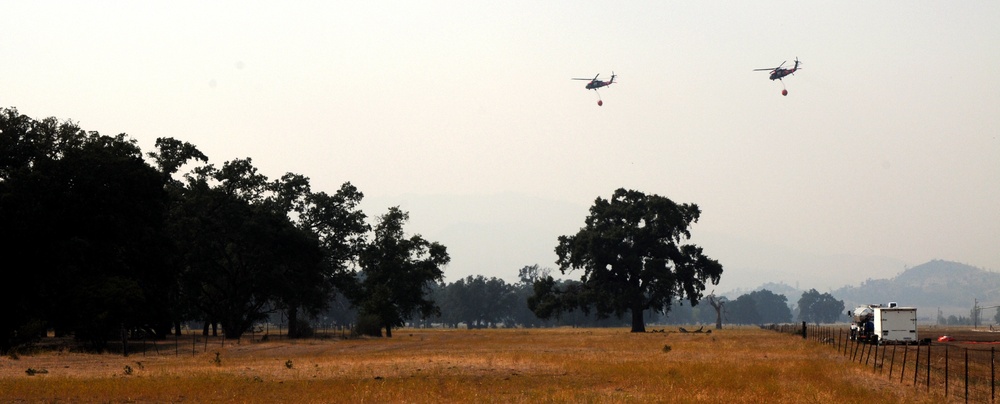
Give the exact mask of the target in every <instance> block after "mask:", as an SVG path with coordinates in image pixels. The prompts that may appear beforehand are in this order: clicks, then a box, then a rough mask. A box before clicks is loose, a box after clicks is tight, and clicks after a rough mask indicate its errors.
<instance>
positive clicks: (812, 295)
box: [798, 289, 844, 325]
mask: <svg viewBox="0 0 1000 404" xmlns="http://www.w3.org/2000/svg"><path fill="white" fill-rule="evenodd" d="M798 304H799V320H802V321H806V322H810V323H814V324H816V325H819V324H820V323H833V322H836V321H837V320H838V319H840V318H841V316H842V315H843V313H844V301H843V300H837V299H836V298H834V297H833V295H831V294H829V293H823V294H820V293H819V292H817V291H816V289H809V290H808V291H806V292H803V293H802V297H801V298H799V302H798Z"/></svg>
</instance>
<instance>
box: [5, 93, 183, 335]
mask: <svg viewBox="0 0 1000 404" xmlns="http://www.w3.org/2000/svg"><path fill="white" fill-rule="evenodd" d="M0 130H2V133H0V139H2V140H0V148H2V150H0V155H2V156H4V158H3V159H2V161H0V175H2V177H0V228H3V229H4V232H3V236H2V237H3V238H2V240H0V245H2V246H0V248H2V249H3V251H2V253H3V256H4V259H5V260H7V261H8V262H9V263H10V265H13V266H15V267H14V268H12V270H13V271H16V272H17V273H19V274H21V276H22V279H24V282H23V284H22V285H21V287H18V288H17V290H16V291H14V293H11V294H6V297H5V300H6V299H10V300H7V301H5V302H3V303H5V307H6V308H8V309H14V310H15V311H17V312H18V313H20V314H19V315H18V318H15V319H13V320H14V321H13V322H10V323H8V324H9V325H5V326H4V327H12V328H13V329H19V328H20V329H23V327H25V326H26V325H30V324H36V323H37V322H38V321H42V322H44V323H45V324H46V326H47V327H51V328H53V329H55V330H56V332H57V333H73V334H74V335H76V337H77V338H78V339H80V340H82V341H85V342H87V343H88V345H89V346H90V347H92V348H94V349H98V350H99V349H103V348H104V347H105V345H106V343H107V341H108V340H109V339H112V338H116V337H117V336H118V335H119V334H120V333H121V332H122V329H123V328H124V329H133V328H145V329H148V330H150V331H154V333H155V332H156V331H158V330H160V328H159V326H160V325H162V324H165V323H169V310H168V309H167V307H166V306H165V304H166V298H165V295H166V294H167V293H169V290H170V288H171V285H172V279H173V278H172V277H173V275H172V273H171V272H170V268H169V267H166V266H164V265H163V263H164V262H165V261H166V256H167V254H169V251H170V250H169V246H168V243H167V242H166V240H167V239H166V233H165V218H166V206H167V194H166V192H165V191H164V187H163V181H162V177H161V176H160V175H159V173H158V172H157V171H156V170H155V169H153V168H152V167H150V166H149V165H148V164H146V163H145V162H144V161H143V160H142V154H141V152H140V151H139V148H138V147H137V146H136V145H135V142H134V141H133V140H130V139H128V138H127V137H126V136H125V135H124V134H123V135H118V136H115V137H109V136H101V135H99V134H97V133H95V132H91V133H86V132H84V131H82V130H80V129H79V128H78V127H77V126H76V125H75V124H73V123H71V122H64V123H59V122H58V121H56V120H55V119H53V118H49V119H46V120H43V121H34V120H32V119H30V118H27V117H24V116H20V115H18V114H17V112H16V111H15V110H3V111H2V113H0ZM18 266H20V267H18ZM2 334H3V335H4V337H0V339H3V340H6V341H23V340H25V338H29V339H30V337H31V336H26V335H20V332H17V331H15V332H11V331H10V330H9V329H8V331H4V332H3V333H2ZM15 334H16V335H15ZM10 345H11V342H5V343H0V349H2V348H4V347H7V348H9V347H10Z"/></svg>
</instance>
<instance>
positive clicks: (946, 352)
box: [944, 345, 949, 397]
mask: <svg viewBox="0 0 1000 404" xmlns="http://www.w3.org/2000/svg"><path fill="white" fill-rule="evenodd" d="M948 351H949V349H948V345H945V346H944V396H945V397H948Z"/></svg>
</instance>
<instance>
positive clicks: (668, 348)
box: [663, 345, 670, 353]
mask: <svg viewBox="0 0 1000 404" xmlns="http://www.w3.org/2000/svg"><path fill="white" fill-rule="evenodd" d="M663 352H664V353H666V352H670V345H664V346H663Z"/></svg>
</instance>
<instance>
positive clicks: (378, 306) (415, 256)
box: [352, 207, 451, 337]
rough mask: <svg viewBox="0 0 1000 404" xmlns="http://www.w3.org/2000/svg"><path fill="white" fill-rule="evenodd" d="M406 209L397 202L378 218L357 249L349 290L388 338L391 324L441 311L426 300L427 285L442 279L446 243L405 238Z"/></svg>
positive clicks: (393, 325)
mask: <svg viewBox="0 0 1000 404" xmlns="http://www.w3.org/2000/svg"><path fill="white" fill-rule="evenodd" d="M407 220H409V213H407V212H404V211H403V210H401V209H399V207H392V208H389V212H388V213H386V214H385V215H382V216H380V217H379V220H378V223H377V224H376V225H375V228H374V238H373V240H372V241H371V243H369V244H368V245H366V246H365V247H364V249H363V250H362V251H361V254H360V260H359V262H360V264H361V270H362V272H361V273H360V274H359V277H358V282H357V284H356V286H355V287H354V288H353V289H352V295H353V296H354V299H353V300H355V301H356V305H357V306H358V307H359V311H360V314H361V315H362V316H363V318H367V321H370V322H373V323H374V324H376V327H377V328H374V329H373V330H369V331H368V333H373V332H378V334H379V335H380V334H381V331H380V329H381V328H385V332H386V337H392V328H393V327H398V326H402V325H403V324H404V321H405V320H406V319H407V318H409V317H410V315H411V314H413V313H417V314H418V315H419V316H421V317H428V316H430V315H433V314H437V313H439V308H438V307H437V306H436V305H435V304H434V301H432V300H430V299H428V295H429V294H430V291H431V289H430V288H431V287H432V285H433V284H434V283H435V282H440V281H442V280H443V278H444V271H443V268H442V267H443V266H444V265H446V264H447V263H448V262H449V261H450V260H451V258H450V257H449V256H448V251H447V248H446V247H445V246H444V245H442V244H439V243H437V242H431V241H428V240H425V239H424V238H423V237H422V236H420V235H419V234H416V235H413V236H410V237H409V238H406V236H405V234H404V232H403V225H404V224H405V223H406V221H407Z"/></svg>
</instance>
